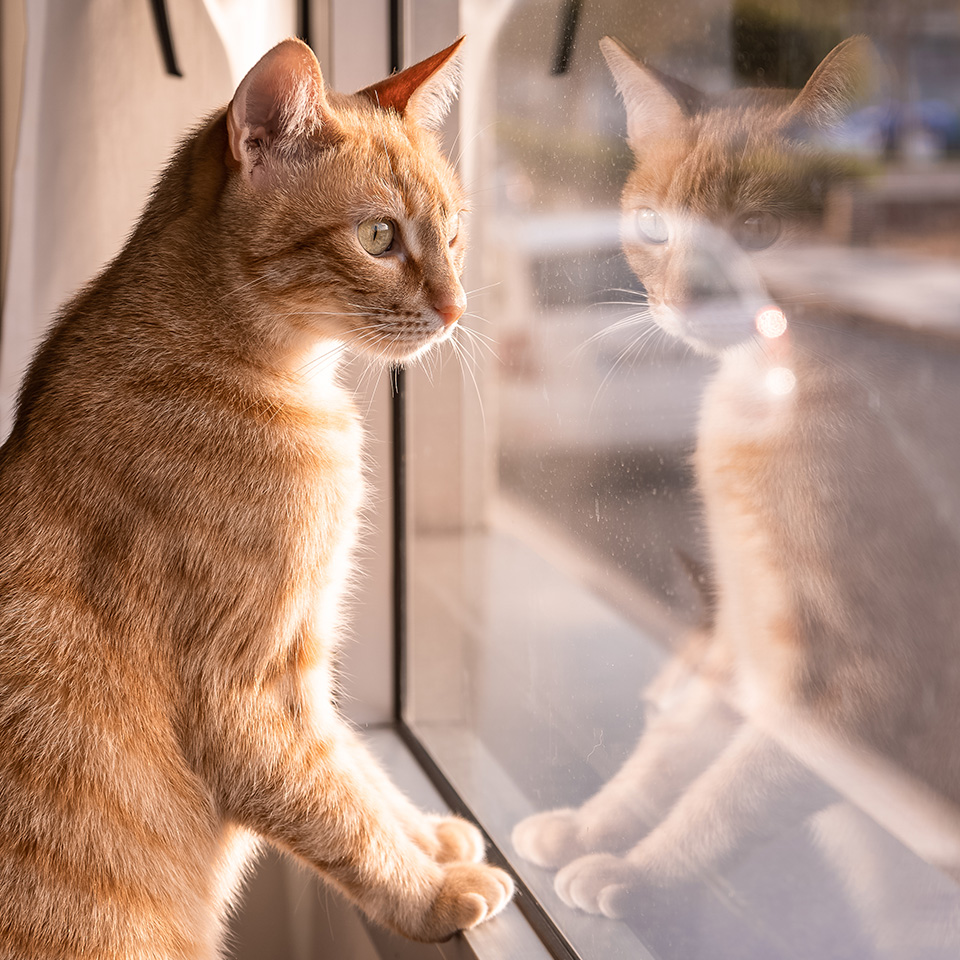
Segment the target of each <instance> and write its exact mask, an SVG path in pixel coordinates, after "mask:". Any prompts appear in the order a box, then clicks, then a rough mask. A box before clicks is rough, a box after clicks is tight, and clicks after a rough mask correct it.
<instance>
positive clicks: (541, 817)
mask: <svg viewBox="0 0 960 960" xmlns="http://www.w3.org/2000/svg"><path fill="white" fill-rule="evenodd" d="M510 839H511V842H512V843H513V848H514V849H515V850H516V851H517V853H519V854H520V856H521V857H523V859H524V860H529V861H530V862H531V863H535V864H536V865H537V866H538V867H548V868H551V869H556V868H557V867H562V866H563V865H564V864H565V863H569V862H570V861H571V860H575V859H576V858H577V857H582V856H583V855H584V854H585V853H587V852H588V849H587V847H586V845H585V844H584V842H583V838H582V836H581V832H580V826H579V823H578V820H577V811H576V810H569V809H560V810H547V811H546V812H544V813H535V814H534V815H533V816H531V817H527V818H526V819H525V820H521V821H520V822H519V823H518V824H517V825H516V826H515V827H514V828H513V833H512V834H511V836H510Z"/></svg>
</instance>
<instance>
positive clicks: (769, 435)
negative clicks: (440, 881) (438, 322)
mask: <svg viewBox="0 0 960 960" xmlns="http://www.w3.org/2000/svg"><path fill="white" fill-rule="evenodd" d="M461 12H462V18H463V22H464V24H465V26H466V29H467V32H468V34H469V36H470V49H469V52H468V54H467V61H466V63H465V69H464V89H463V93H462V95H461V101H460V129H459V132H456V133H455V134H454V136H456V145H455V146H454V147H453V152H454V155H459V157H460V164H461V169H462V171H463V175H464V179H465V182H466V184H467V188H468V191H469V194H470V198H471V206H472V212H471V214H470V220H469V223H470V233H471V237H472V251H471V255H470V264H469V267H468V272H467V275H466V277H465V286H466V289H467V291H468V293H469V295H470V300H469V303H470V305H469V306H468V313H467V315H466V316H465V318H464V321H463V327H464V329H462V330H461V332H460V333H459V334H458V345H457V347H456V349H455V350H454V351H452V352H451V355H450V356H447V357H446V358H445V359H444V360H442V361H440V360H437V361H434V362H433V365H432V366H431V365H430V363H429V362H428V365H427V366H426V367H425V368H424V369H422V370H415V371H412V372H411V375H410V377H409V379H408V383H409V412H410V431H409V432H410V451H409V453H410V456H409V457H408V460H409V469H410V477H409V481H408V487H409V489H410V491H411V494H410V496H411V503H410V523H409V530H410V541H409V543H408V544H407V545H406V546H407V552H408V560H409V575H408V582H409V591H410V594H409V620H408V624H407V626H408V631H407V634H408V650H407V663H408V673H407V677H406V684H407V701H406V705H405V711H406V713H405V719H406V721H407V722H408V724H409V725H410V726H411V728H412V729H413V731H414V732H415V734H416V735H417V736H418V738H419V739H420V740H421V742H422V743H423V744H424V745H425V746H426V747H427V749H428V750H429V751H430V753H431V755H432V756H433V757H434V759H435V760H436V762H437V764H438V765H439V767H440V768H441V769H442V770H443V772H444V773H445V774H446V776H447V777H448V778H449V779H450V781H451V783H452V784H453V785H454V786H455V787H456V789H457V790H458V791H459V792H460V794H461V795H462V796H463V798H464V800H465V802H466V803H467V805H468V806H469V807H470V808H471V809H472V810H473V811H474V812H475V813H476V814H477V816H478V817H479V819H480V820H481V822H482V823H483V824H484V826H485V827H486V828H487V830H488V831H489V832H490V834H491V836H492V837H493V838H494V840H495V841H496V843H497V844H498V846H499V847H500V849H501V850H502V851H503V853H504V854H505V855H506V856H507V857H508V859H509V860H510V862H511V864H512V865H513V867H514V868H515V869H516V870H517V871H518V873H519V875H520V876H521V878H522V879H523V880H524V882H525V883H526V884H527V885H528V887H529V888H530V890H531V891H532V893H533V894H534V895H535V896H536V897H537V898H538V899H539V900H540V902H541V903H542V904H543V905H544V907H545V908H546V910H547V911H548V912H549V914H550V915H551V916H552V918H553V920H554V921H555V923H556V924H557V926H558V927H559V929H560V930H561V931H562V933H563V935H564V936H565V937H566V938H567V939H568V940H569V942H570V943H571V945H572V946H573V948H574V949H575V950H576V951H577V952H578V953H579V954H580V955H581V956H582V957H584V958H592V957H596V958H603V960H609V958H617V957H630V958H635V957H643V956H647V955H649V956H656V957H664V958H674V957H676V958H690V957H701V956H702V957H710V958H711V960H717V958H725V957H730V958H733V957H737V958H744V957H756V958H764V960H774V958H780V957H783V958H818V960H819V958H850V957H858V958H862V957H869V958H872V957H884V958H886V957H897V958H903V957H911V958H941V957H942V958H947V957H955V956H957V955H958V951H960V888H958V881H960V813H958V809H960V746H958V743H960V738H958V737H957V730H958V729H960V421H958V411H960V226H958V225H960V8H958V7H957V5H956V3H955V2H952V0H950V2H941V0H915V2H913V3H910V4H906V3H900V2H894V0H888V2H876V0H839V2H836V0H834V2H831V3H823V2H807V3H804V4H797V3H794V2H791V0H755V2H754V0H751V2H747V0H677V2H675V3H671V4H665V3H662V2H659V0H658V2H653V0H640V2H637V0H631V2H621V0H594V2H591V3H581V2H577V0H568V2H566V3H562V4H561V3H552V2H551V3H547V2H544V0H518V2H515V3H512V4H487V3H480V2H473V3H464V4H463V5H462V6H461ZM604 38H606V39H604ZM451 142H452V138H451ZM453 353H457V354H458V355H459V361H460V362H457V359H455V358H454V357H453Z"/></svg>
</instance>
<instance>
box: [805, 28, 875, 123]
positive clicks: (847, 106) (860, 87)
mask: <svg viewBox="0 0 960 960" xmlns="http://www.w3.org/2000/svg"><path fill="white" fill-rule="evenodd" d="M882 73H883V68H882V64H881V61H880V55H879V54H878V53H877V49H876V47H874V45H873V43H871V41H870V40H869V39H867V37H863V36H856V37H850V38H848V39H847V40H844V41H843V42H842V43H839V44H837V46H835V47H834V48H833V50H831V51H830V52H829V53H828V54H827V55H826V56H825V57H824V58H823V60H822V62H821V63H820V66H819V67H817V69H816V70H814V72H813V76H812V77H810V79H809V80H808V81H807V82H806V84H805V85H804V87H803V89H802V90H801V91H800V92H799V93H798V94H797V97H796V99H795V100H794V101H793V104H792V105H791V106H790V108H789V110H788V112H787V123H786V127H787V130H788V132H790V133H792V134H793V135H795V136H803V135H804V134H807V133H809V132H810V131H811V130H825V129H830V128H831V127H834V126H836V125H837V124H839V123H841V122H842V121H843V120H844V119H845V118H846V117H847V116H848V115H849V114H850V113H851V112H852V111H853V110H855V109H856V108H857V107H860V106H863V105H864V104H865V103H866V102H867V101H868V100H869V99H870V98H871V97H873V96H875V95H876V94H877V93H878V92H879V90H880V87H881V84H882Z"/></svg>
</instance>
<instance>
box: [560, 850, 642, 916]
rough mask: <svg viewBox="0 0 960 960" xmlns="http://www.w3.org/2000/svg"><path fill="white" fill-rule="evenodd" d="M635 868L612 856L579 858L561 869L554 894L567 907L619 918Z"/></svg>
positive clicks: (595, 855)
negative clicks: (625, 892)
mask: <svg viewBox="0 0 960 960" xmlns="http://www.w3.org/2000/svg"><path fill="white" fill-rule="evenodd" d="M636 876H637V868H636V867H635V866H634V865H633V864H631V863H630V862H629V861H628V860H625V859H624V858H623V857H617V856H614V855H613V854H612V853H594V854H590V855H589V856H586V857H580V859H578V860H574V861H573V863H570V864H568V865H567V866H566V867H564V868H563V869H562V870H561V871H560V872H559V873H558V874H557V876H556V879H555V880H554V884H553V885H554V889H555V890H556V891H557V895H558V896H559V897H560V899H561V900H562V901H563V902H564V903H565V904H566V905H567V906H568V907H578V908H579V909H580V910H585V911H586V912H587V913H602V914H604V915H606V916H608V917H614V918H616V917H619V916H621V915H622V902H621V901H622V898H623V894H622V893H621V892H620V891H624V890H626V889H627V888H628V887H629V884H630V882H631V880H634V879H636Z"/></svg>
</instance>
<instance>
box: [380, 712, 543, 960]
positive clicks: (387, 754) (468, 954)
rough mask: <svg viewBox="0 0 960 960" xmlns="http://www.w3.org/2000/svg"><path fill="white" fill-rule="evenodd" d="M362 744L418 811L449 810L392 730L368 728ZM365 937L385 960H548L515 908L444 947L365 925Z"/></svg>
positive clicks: (539, 942)
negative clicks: (427, 959) (417, 941)
mask: <svg viewBox="0 0 960 960" xmlns="http://www.w3.org/2000/svg"><path fill="white" fill-rule="evenodd" d="M364 740H365V741H366V743H367V745H368V746H369V747H370V749H371V751H372V752H373V753H374V754H375V755H376V756H377V757H378V758H379V759H380V761H381V763H382V764H383V766H384V767H385V768H386V770H387V772H388V773H389V774H390V776H391V778H392V779H393V782H394V783H396V784H397V786H398V787H400V789H401V790H402V791H403V792H404V793H405V794H406V795H407V796H408V797H409V798H410V799H411V800H413V802H414V803H416V804H417V805H418V806H420V807H421V808H422V809H424V810H432V811H444V810H448V809H449V808H448V807H447V805H446V804H445V803H444V802H443V799H442V798H441V797H440V794H439V793H438V792H437V790H436V788H435V787H434V786H433V784H432V783H431V782H430V780H429V778H428V777H427V775H426V773H424V771H423V769H422V768H421V767H420V765H419V764H418V763H417V761H416V759H415V758H414V757H413V755H412V754H411V753H410V750H409V749H408V748H407V746H406V744H405V743H404V742H403V740H402V739H401V737H400V735H399V734H398V733H397V732H396V730H394V729H392V728H390V727H370V728H368V729H367V730H366V731H364ZM368 934H369V936H370V938H371V940H372V941H373V942H374V944H375V945H376V946H377V947H378V949H379V950H380V953H381V955H382V956H383V957H390V958H391V960H418V958H421V957H422V958H428V957H430V958H436V957H437V956H440V957H442V958H444V960H550V953H549V952H548V951H547V949H546V947H545V946H544V945H543V943H542V942H541V941H540V939H539V937H537V935H536V934H535V933H534V931H533V930H532V929H531V927H530V925H529V924H528V923H527V921H526V919H525V918H524V916H523V914H522V913H521V912H520V909H519V907H518V906H517V904H516V902H513V903H511V904H510V905H509V906H508V907H507V908H506V909H505V910H504V911H503V912H502V913H501V914H499V915H498V916H496V917H494V918H493V919H492V920H489V921H487V922H486V923H484V924H481V925H480V926H479V927H477V928H475V929H473V930H468V931H466V932H465V933H462V934H460V935H458V936H457V937H454V939H453V940H450V941H448V942H447V943H440V944H418V943H413V942H411V941H408V940H403V939H401V938H400V937H397V936H395V935H393V934H390V933H387V932H385V931H383V930H381V929H379V928H374V927H373V926H372V925H368Z"/></svg>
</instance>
